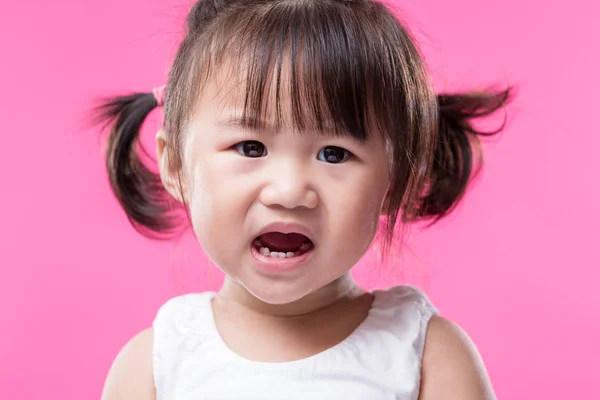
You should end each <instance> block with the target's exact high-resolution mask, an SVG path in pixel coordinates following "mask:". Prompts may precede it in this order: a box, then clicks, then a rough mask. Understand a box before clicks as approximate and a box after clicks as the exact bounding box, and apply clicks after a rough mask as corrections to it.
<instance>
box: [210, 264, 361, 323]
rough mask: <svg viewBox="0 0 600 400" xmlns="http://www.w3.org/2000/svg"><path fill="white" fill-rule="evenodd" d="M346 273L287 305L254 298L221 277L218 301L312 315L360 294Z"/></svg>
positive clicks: (286, 314) (271, 311) (292, 314)
mask: <svg viewBox="0 0 600 400" xmlns="http://www.w3.org/2000/svg"><path fill="white" fill-rule="evenodd" d="M364 294H365V291H364V290H363V289H361V288H360V287H359V286H358V285H357V284H356V283H355V282H354V280H353V279H352V277H351V276H350V274H349V273H347V274H345V275H343V276H342V277H340V278H338V279H336V280H335V281H333V282H331V283H330V284H328V285H326V286H324V287H322V288H320V289H319V290H317V291H315V292H312V293H310V294H308V295H306V296H304V297H302V298H301V299H298V300H296V301H294V302H292V303H287V304H269V303H265V302H263V301H261V300H259V299H257V298H256V297H254V296H253V295H252V294H251V293H250V292H248V290H246V288H244V287H243V286H241V285H240V284H239V283H237V282H235V281H233V280H232V279H230V278H229V277H226V278H225V281H224V283H223V286H222V287H221V290H220V291H219V298H220V300H221V301H224V302H227V303H234V304H236V305H239V306H242V307H244V308H246V309H249V310H250V311H253V312H256V313H259V314H265V315H269V316H275V317H290V318H291V317H301V316H305V315H308V314H314V313H316V312H318V311H320V310H323V309H326V308H329V307H330V306H332V305H335V304H338V303H342V302H346V301H352V300H355V299H356V298H357V297H360V296H361V295H364Z"/></svg>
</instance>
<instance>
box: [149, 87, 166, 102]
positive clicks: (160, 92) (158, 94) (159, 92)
mask: <svg viewBox="0 0 600 400" xmlns="http://www.w3.org/2000/svg"><path fill="white" fill-rule="evenodd" d="M166 89H167V85H163V86H159V87H155V88H154V89H152V94H153V95H154V98H155V99H156V103H157V104H158V107H162V106H164V105H165V91H166Z"/></svg>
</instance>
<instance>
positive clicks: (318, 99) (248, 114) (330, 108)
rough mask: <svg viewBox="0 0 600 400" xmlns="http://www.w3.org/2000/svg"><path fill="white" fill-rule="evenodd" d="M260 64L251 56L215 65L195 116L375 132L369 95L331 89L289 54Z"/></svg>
mask: <svg viewBox="0 0 600 400" xmlns="http://www.w3.org/2000/svg"><path fill="white" fill-rule="evenodd" d="M258 64H259V65H257V63H256V62H254V63H252V62H250V61H248V57H240V58H239V59H236V60H232V59H231V57H230V58H228V59H226V60H223V61H221V62H220V63H218V64H216V67H214V68H212V69H211V70H210V72H209V73H208V74H206V76H205V79H204V80H203V81H202V82H200V83H199V89H198V93H199V99H198V103H197V108H196V115H198V114H202V115H203V117H204V118H207V117H208V118H210V119H212V120H213V121H214V120H217V119H219V120H221V122H222V120H223V119H229V120H230V122H232V121H233V119H232V118H231V117H236V118H234V119H235V120H236V122H235V124H237V125H238V126H242V127H246V128H251V129H252V130H263V129H268V130H270V131H280V130H285V131H296V132H305V131H316V132H318V133H321V134H326V135H333V136H349V137H351V138H353V139H354V140H357V141H359V142H365V141H367V140H368V139H369V137H370V136H371V134H372V132H373V131H374V129H371V128H367V126H366V125H367V121H368V119H369V115H368V114H369V111H368V106H367V105H366V104H367V101H366V100H365V99H362V100H361V101H356V99H348V96H347V93H344V90H343V89H342V90H340V91H339V92H336V91H333V90H331V88H328V87H327V86H326V85H324V82H320V81H318V80H317V79H316V76H317V75H318V74H315V73H314V71H313V70H312V69H311V68H310V67H309V68H308V69H307V68H306V66H305V65H303V64H304V63H303V62H302V61H301V60H296V61H294V62H292V60H291V59H290V57H289V55H287V56H284V57H281V59H280V60H273V61H271V62H269V63H266V62H260V63H258ZM359 105H362V107H360V108H359V107H357V106H359ZM371 117H372V116H371ZM235 124H234V125H235Z"/></svg>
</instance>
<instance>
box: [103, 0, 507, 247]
mask: <svg viewBox="0 0 600 400" xmlns="http://www.w3.org/2000/svg"><path fill="white" fill-rule="evenodd" d="M226 68H228V69H229V70H230V72H232V73H234V74H237V76H238V77H240V81H241V82H243V83H244V84H245V104H244V113H243V118H244V121H245V122H246V123H247V124H248V125H249V126H253V127H255V128H257V126H256V125H257V124H260V123H261V122H260V121H263V120H264V119H263V118H262V117H263V116H264V115H265V112H266V110H267V109H268V108H269V107H271V108H270V109H271V110H273V109H274V110H275V111H276V112H275V115H276V121H275V123H276V124H277V126H280V123H281V120H282V118H283V117H284V116H283V115H282V112H281V104H280V100H281V98H282V96H288V97H287V98H288V99H290V100H291V114H292V115H290V116H287V117H288V118H289V120H290V121H292V124H293V125H294V128H297V129H298V130H299V131H302V130H304V129H307V128H311V129H316V130H318V131H320V132H323V133H327V134H336V135H350V136H352V137H353V138H355V139H357V140H359V141H364V140H367V139H368V138H369V136H370V135H372V134H373V133H374V132H378V133H380V134H382V135H383V136H384V139H385V140H386V143H387V144H388V149H389V150H388V151H389V156H390V172H391V175H390V176H391V179H392V181H391V183H390V185H391V186H390V193H389V201H388V202H387V216H388V223H387V229H386V243H388V244H389V242H390V241H391V240H392V238H393V236H394V232H395V228H396V225H397V221H398V219H399V218H400V219H402V220H403V221H405V222H412V221H419V220H430V221H435V220H437V219H439V218H442V217H444V216H445V215H446V214H448V212H450V211H451V210H452V209H453V207H454V206H455V205H456V204H457V203H458V202H459V201H460V199H461V198H462V196H463V194H464V193H465V189H466V188H467V185H468V183H469V180H470V178H471V177H472V175H473V173H474V172H475V170H476V166H478V165H480V163H477V162H476V161H477V158H479V157H480V153H479V151H478V148H479V146H478V136H480V135H485V134H494V133H497V132H499V131H500V130H501V129H502V128H503V127H504V125H503V126H502V127H501V128H500V129H498V130H497V131H495V132H489V133H484V132H479V131H477V130H475V129H474V128H473V125H472V123H471V121H472V120H473V119H475V118H479V117H485V116H488V115H490V114H492V113H494V112H495V111H497V110H499V109H500V108H502V107H503V106H504V105H505V104H507V102H508V101H509V100H510V99H511V97H512V93H513V91H512V89H511V88H508V89H506V90H499V91H494V90H487V91H479V92H473V93H464V94H440V95H436V94H435V92H434V90H433V88H432V85H431V82H430V79H429V75H428V73H427V70H426V68H425V65H424V61H423V58H422V56H421V54H420V53H419V50H418V48H417V46H416V45H415V42H414V40H413V39H412V37H411V35H410V33H409V32H408V31H407V30H406V29H405V28H404V27H403V26H402V25H401V23H400V22H399V21H398V19H397V18H396V17H394V15H393V14H392V13H391V12H390V11H389V10H388V9H387V8H386V7H385V6H384V5H382V4H380V3H378V2H375V1H372V0H243V1H242V0H200V1H198V2H196V3H195V5H194V6H193V8H192V9H191V11H190V13H189V16H188V18H187V31H186V36H185V38H184V40H183V42H182V44H181V46H180V48H179V51H178V53H177V56H176V58H175V61H174V64H173V67H172V69H171V72H170V76H169V80H168V84H167V91H166V103H165V109H164V111H165V122H164V129H165V131H166V134H167V140H168V145H167V151H168V152H169V153H168V159H169V160H170V165H169V168H172V169H173V171H179V168H180V167H181V157H180V152H181V144H182V137H181V136H182V135H181V134H182V132H183V131H184V130H185V127H186V124H187V123H188V122H189V119H190V117H191V115H192V114H193V112H194V107H195V106H196V105H197V103H198V99H199V95H200V92H201V90H202V87H203V85H204V84H205V83H206V82H207V81H208V80H209V79H210V78H211V77H214V74H215V73H216V71H223V70H224V69H226ZM272 82H275V85H276V87H275V90H274V93H275V98H274V100H273V99H271V98H270V97H272V96H268V95H267V93H273V92H272V89H273V88H271V87H270V85H271V83H272ZM284 90H285V93H282V91H284ZM273 101H274V103H273V104H269V102H273ZM155 107H157V102H156V100H155V98H154V96H153V95H152V94H151V93H138V94H132V95H128V96H122V97H116V98H114V99H110V100H108V101H106V102H105V103H103V104H102V105H101V106H100V107H99V108H98V110H99V111H100V117H101V120H102V121H104V122H106V123H108V124H112V129H111V133H110V136H109V141H108V143H109V146H108V153H107V166H108V171H109V176H110V182H111V184H112V188H113V190H114V192H115V194H116V196H117V198H118V199H119V201H120V203H121V204H122V206H123V208H124V209H125V211H126V212H127V215H128V216H129V219H130V220H131V222H132V223H133V225H134V226H135V227H136V228H137V229H138V230H140V231H141V232H143V233H144V234H146V235H148V236H151V237H159V238H165V237H169V236H170V235H171V234H172V233H173V232H175V230H176V228H177V226H178V224H179V220H178V219H177V218H176V216H175V215H174V214H173V209H172V207H171V206H170V205H169V196H168V195H167V194H166V191H165V189H164V188H163V186H162V185H161V181H160V179H159V176H158V175H157V174H156V173H154V172H151V169H150V168H149V167H148V166H147V165H145V163H144V162H143V161H142V159H141V157H140V155H139V152H140V150H139V147H138V146H137V145H136V143H137V141H138V136H139V132H140V127H141V125H142V123H143V121H144V119H145V118H146V116H147V115H148V114H149V113H150V112H151V111H152V110H153V109H154V108H155ZM273 107H274V108H273ZM184 204H185V199H184ZM184 208H185V207H184Z"/></svg>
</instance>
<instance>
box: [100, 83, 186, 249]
mask: <svg viewBox="0 0 600 400" xmlns="http://www.w3.org/2000/svg"><path fill="white" fill-rule="evenodd" d="M157 106H159V102H158V101H157V99H156V96H155V94H152V93H135V94H132V95H127V96H120V97H115V98H112V99H109V100H106V101H105V102H104V103H102V104H101V105H100V106H98V107H97V108H96V121H95V122H96V123H99V124H102V125H103V126H104V127H105V128H106V127H110V134H109V136H108V140H107V149H106V167H107V169H108V176H109V181H110V185H111V187H112V190H113V192H114V194H115V196H116V197H117V199H118V200H119V203H120V204H121V206H122V207H123V209H124V210H125V212H126V213H127V216H128V218H129V220H130V222H131V223H132V225H133V226H134V227H135V229H136V230H138V231H139V232H140V233H142V234H144V235H145V236H148V237H151V238H153V239H166V238H167V237H166V236H168V234H169V233H172V231H173V229H174V228H175V227H176V225H177V221H176V218H175V216H173V215H172V210H171V208H172V207H171V204H170V201H169V195H168V193H167V192H166V190H165V188H164V187H163V185H162V181H161V179H160V175H159V174H158V173H155V172H153V171H151V170H150V168H149V167H148V166H146V165H145V163H144V162H143V159H142V157H143V156H147V153H146V151H145V150H144V149H143V147H142V146H141V144H140V143H139V138H140V130H141V127H142V124H143V122H144V120H145V119H146V117H147V116H148V115H149V114H150V112H151V111H152V110H154V109H155V108H156V107H157ZM145 158H150V157H145Z"/></svg>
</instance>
